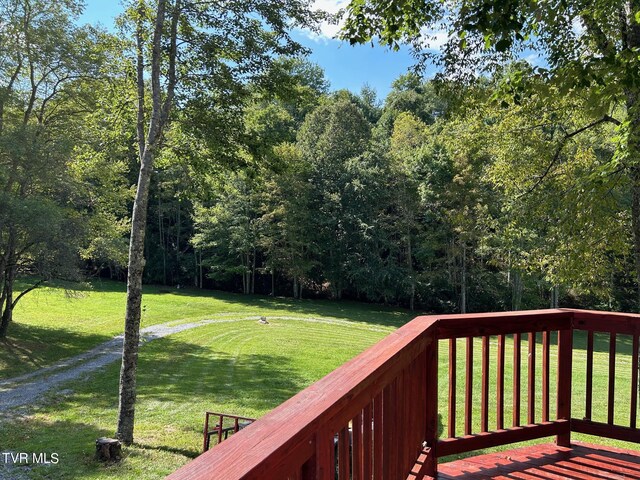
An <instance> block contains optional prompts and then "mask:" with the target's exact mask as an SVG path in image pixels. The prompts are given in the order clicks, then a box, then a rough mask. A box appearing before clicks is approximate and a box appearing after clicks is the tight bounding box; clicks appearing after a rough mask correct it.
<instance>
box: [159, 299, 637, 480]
mask: <svg viewBox="0 0 640 480" xmlns="http://www.w3.org/2000/svg"><path fill="white" fill-rule="evenodd" d="M574 329H577V330H586V331H588V332H589V331H598V332H609V333H612V334H630V335H633V339H634V342H633V343H634V348H635V354H636V356H637V353H638V340H637V339H638V335H639V334H640V316H639V315H631V314H614V313H609V312H590V311H582V310H560V309H556V310H534V311H526V312H504V313H483V314H467V315H442V316H422V317H417V318H416V319H414V320H413V321H411V322H409V323H408V324H406V325H404V326H403V327H401V328H400V329H398V330H396V331H395V332H393V333H391V334H390V335H389V336H388V337H386V338H385V339H383V340H382V341H381V342H379V343H378V344H376V345H374V346H373V347H371V348H369V349H368V350H367V351H365V352H363V353H362V354H360V355H358V356H357V357H355V358H354V359H352V360H350V361H349V362H347V363H346V364H344V365H342V366H341V367H339V368H338V369H336V370H335V371H333V372H331V373H330V374H329V375H327V376H326V377H324V378H323V379H321V380H319V381H318V382H316V383H314V384H313V385H311V386H310V387H308V388H307V389H305V390H303V391H302V392H300V393H298V394H297V395H295V396H294V397H292V398H291V399H289V400H288V401H286V402H285V403H283V404H282V405H280V406H279V407H277V408H275V409H274V410H272V411H271V412H270V413H268V414H267V415H265V416H264V417H262V418H261V419H260V420H258V421H256V422H255V423H253V424H252V425H249V426H248V427H246V428H245V429H243V430H241V431H239V432H238V433H236V434H235V435H233V436H232V437H231V438H230V439H229V440H227V441H225V442H222V443H221V444H220V445H217V446H216V447H215V448H213V449H211V450H210V451H208V452H206V453H204V454H202V455H201V456H199V457H198V458H196V459H195V460H193V461H192V462H190V463H188V464H187V465H185V466H184V467H182V468H181V469H179V470H178V471H176V472H174V473H173V474H172V475H170V476H169V477H168V478H170V479H172V480H178V479H187V478H197V479H206V478H210V479H225V480H236V479H254V478H255V479H258V478H260V479H265V480H267V479H312V478H313V479H324V480H335V479H336V478H339V479H341V480H342V479H344V478H353V479H354V480H356V479H364V478H366V479H367V480H370V479H384V480H395V479H406V478H411V477H414V478H415V477H418V476H419V475H424V474H428V475H433V474H435V472H436V464H437V462H436V459H437V458H438V457H441V456H443V455H448V454H451V453H457V452H463V451H471V450H474V449H478V448H485V447H487V446H493V445H501V444H505V443H512V442H518V441H522V440H528V439H533V438H539V437H543V436H548V435H557V438H558V443H559V444H561V445H568V444H569V439H570V432H571V430H574V431H581V432H585V433H595V434H598V435H604V436H610V437H613V438H623V439H626V440H635V441H640V436H639V433H638V430H636V429H635V416H634V413H632V414H631V417H630V421H631V423H630V426H629V427H626V426H616V425H613V424H611V422H610V423H609V424H600V423H596V422H592V421H590V420H589V419H587V420H576V419H573V418H571V369H572V365H571V358H572V348H573V346H572V340H573V331H574ZM538 332H542V333H541V338H542V348H543V356H542V362H543V368H542V377H543V380H542V392H543V399H542V418H541V420H542V422H541V423H536V424H533V423H532V422H530V420H535V416H534V413H533V409H534V408H535V404H534V402H533V400H532V399H529V400H528V403H527V404H526V405H527V407H528V412H527V415H526V417H527V420H529V422H527V424H525V425H519V423H520V421H519V418H520V414H519V412H518V415H517V418H516V416H515V415H514V422H513V423H514V426H513V427H506V428H505V427H504V426H503V425H502V422H503V419H502V418H501V417H504V411H503V409H504V406H503V405H501V403H504V402H502V401H501V398H503V393H504V392H503V391H501V388H503V386H504V383H503V382H504V379H503V378H502V379H501V378H500V375H499V378H498V382H497V391H496V392H491V394H495V395H497V397H498V412H497V417H498V424H497V428H496V429H495V430H491V431H489V425H488V423H489V422H488V400H487V398H488V395H489V393H490V392H489V384H488V381H487V380H486V378H483V382H482V389H481V395H482V415H481V419H480V423H481V430H482V431H481V432H476V433H473V432H472V431H471V430H472V419H471V409H470V407H469V406H468V407H467V408H465V416H466V417H467V418H465V421H464V430H465V431H464V433H465V435H464V436H461V437H456V436H455V425H454V426H453V427H452V428H450V431H449V437H450V438H445V439H439V438H438V436H439V432H438V414H439V412H440V410H439V409H438V392H439V389H438V373H439V372H438V344H439V343H440V342H439V340H442V339H456V338H468V339H472V338H474V337H480V338H482V342H483V343H482V347H483V348H482V371H483V372H485V374H486V372H487V371H488V369H489V365H488V362H489V360H488V359H489V354H488V352H489V348H490V347H489V337H490V336H493V335H498V349H497V351H496V352H497V357H498V361H499V363H498V367H499V371H500V370H502V373H501V375H503V376H504V343H505V336H506V335H512V334H516V335H517V336H520V335H521V334H524V333H526V334H528V337H526V338H528V339H529V345H528V347H527V348H528V349H529V350H527V351H528V352H531V351H532V350H531V349H534V350H535V345H536V333H538ZM550 332H558V334H557V335H558V337H557V338H558V346H557V353H558V355H557V357H558V364H557V371H558V380H559V381H558V388H557V398H556V401H557V405H556V413H557V415H556V418H555V419H554V420H550V419H549V418H548V417H549V412H548V410H549V398H548V396H549V383H550V381H549V345H550V343H551V342H550V337H551V333H550ZM454 342H455V341H454ZM467 348H468V350H467V359H468V361H467V368H470V364H471V362H472V358H473V351H472V349H473V340H467ZM453 350H454V351H455V347H453ZM492 350H493V349H492ZM613 351H614V352H615V349H613ZM500 362H502V368H500ZM637 363H638V362H637V359H636V360H635V361H634V365H635V368H637ZM450 364H451V365H450V366H451V368H455V362H454V361H452V362H450ZM530 371H531V369H530ZM519 375H520V374H519V371H518V377H519ZM454 376H455V375H454ZM632 378H636V379H637V374H636V376H635V377H632ZM465 380H466V381H465V382H464V383H465V385H464V386H465V388H466V390H467V392H466V394H465V396H464V398H465V401H466V403H467V405H470V404H471V401H472V395H473V392H472V391H471V385H472V383H473V382H472V374H471V373H468V374H467V375H466V377H465ZM526 381H527V382H528V384H527V391H528V393H529V394H531V393H532V392H534V391H535V385H534V383H535V381H536V379H535V378H534V375H533V374H531V375H529V376H528V378H527V379H526ZM501 385H502V387H501ZM612 388H613V387H612ZM634 392H635V395H636V396H637V393H638V392H637V385H636V387H635V390H634ZM476 393H478V392H476ZM529 396H530V395H529ZM449 397H450V398H451V399H452V400H455V399H456V396H455V395H450V396H449ZM587 401H590V399H589V398H588V399H587ZM518 408H520V407H519V406H518ZM501 409H502V410H501ZM449 411H450V412H452V411H453V412H454V415H455V406H454V407H452V408H450V409H449ZM450 427H451V426H450Z"/></svg>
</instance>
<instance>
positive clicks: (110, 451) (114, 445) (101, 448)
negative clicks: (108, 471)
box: [96, 437, 122, 462]
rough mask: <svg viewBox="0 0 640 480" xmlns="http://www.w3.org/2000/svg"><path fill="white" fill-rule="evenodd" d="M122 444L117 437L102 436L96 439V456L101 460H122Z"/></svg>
mask: <svg viewBox="0 0 640 480" xmlns="http://www.w3.org/2000/svg"><path fill="white" fill-rule="evenodd" d="M121 452H122V445H121V444H120V442H119V441H118V440H116V439H115V438H106V437H101V438H99V439H97V440H96V458H97V459H98V460H100V461H101V462H109V461H118V460H120V457H121Z"/></svg>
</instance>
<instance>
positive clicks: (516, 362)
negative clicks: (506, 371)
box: [513, 333, 522, 427]
mask: <svg viewBox="0 0 640 480" xmlns="http://www.w3.org/2000/svg"><path fill="white" fill-rule="evenodd" d="M520 346H521V342H520V334H519V333H514V334H513V426H514V427H517V426H519V425H520V388H521V382H520V378H521V371H520V368H521V364H522V362H521V356H522V355H521V349H520Z"/></svg>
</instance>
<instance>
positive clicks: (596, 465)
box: [438, 442, 640, 480]
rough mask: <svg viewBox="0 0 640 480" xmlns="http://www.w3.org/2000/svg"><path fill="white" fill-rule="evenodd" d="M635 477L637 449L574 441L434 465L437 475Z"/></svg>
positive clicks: (471, 478)
mask: <svg viewBox="0 0 640 480" xmlns="http://www.w3.org/2000/svg"><path fill="white" fill-rule="evenodd" d="M491 478H494V479H501V480H504V479H526V480H540V479H558V480H559V479H570V480H573V479H575V480H586V479H607V480H616V479H623V478H624V479H637V480H640V452H635V451H631V450H622V449H619V448H613V447H604V446H601V445H592V444H588V443H579V442H576V443H575V444H574V446H573V448H563V447H558V446H556V445H553V444H542V445H535V446H532V447H524V448H519V449H517V450H509V451H504V452H498V453H492V454H486V455H480V456H477V457H470V458H465V459H464V460H456V461H454V462H449V463H443V464H440V465H438V479H439V480H443V479H446V480H452V479H456V480H458V479H465V480H467V479H468V480H479V479H491Z"/></svg>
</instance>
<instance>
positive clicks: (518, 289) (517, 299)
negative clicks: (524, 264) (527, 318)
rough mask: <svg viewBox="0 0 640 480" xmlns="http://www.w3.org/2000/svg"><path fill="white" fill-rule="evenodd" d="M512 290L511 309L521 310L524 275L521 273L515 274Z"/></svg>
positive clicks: (516, 272)
mask: <svg viewBox="0 0 640 480" xmlns="http://www.w3.org/2000/svg"><path fill="white" fill-rule="evenodd" d="M512 280H513V281H512V290H511V309H512V310H520V308H521V307H522V274H521V273H520V272H519V271H515V272H513V276H512Z"/></svg>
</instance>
